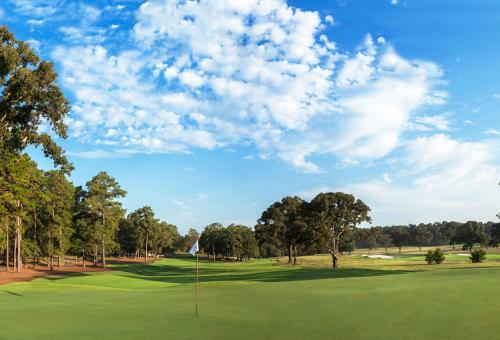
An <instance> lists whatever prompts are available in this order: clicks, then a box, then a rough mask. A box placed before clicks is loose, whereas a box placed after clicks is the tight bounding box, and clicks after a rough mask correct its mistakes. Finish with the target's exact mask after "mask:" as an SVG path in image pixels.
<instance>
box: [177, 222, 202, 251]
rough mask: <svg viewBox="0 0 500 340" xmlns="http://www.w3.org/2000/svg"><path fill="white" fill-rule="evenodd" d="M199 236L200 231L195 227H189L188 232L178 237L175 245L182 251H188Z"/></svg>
mask: <svg viewBox="0 0 500 340" xmlns="http://www.w3.org/2000/svg"><path fill="white" fill-rule="evenodd" d="M199 238H200V234H199V233H198V231H196V229H194V228H189V230H188V233H187V234H186V235H184V236H182V237H180V238H179V239H178V241H177V243H176V245H175V247H176V248H177V249H178V250H180V251H188V250H189V249H191V247H192V246H193V244H194V242H195V241H196V240H197V239H199Z"/></svg>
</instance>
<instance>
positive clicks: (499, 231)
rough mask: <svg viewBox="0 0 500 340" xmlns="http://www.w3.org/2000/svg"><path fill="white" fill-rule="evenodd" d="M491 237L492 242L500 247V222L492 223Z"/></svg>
mask: <svg viewBox="0 0 500 340" xmlns="http://www.w3.org/2000/svg"><path fill="white" fill-rule="evenodd" d="M490 237H491V241H490V243H491V244H492V245H493V246H494V247H498V244H499V243H500V223H494V224H492V225H491V230H490Z"/></svg>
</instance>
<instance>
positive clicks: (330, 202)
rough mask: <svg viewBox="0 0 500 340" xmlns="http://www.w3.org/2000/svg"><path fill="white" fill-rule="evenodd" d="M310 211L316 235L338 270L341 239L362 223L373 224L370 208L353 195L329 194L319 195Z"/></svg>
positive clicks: (312, 202)
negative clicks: (369, 214)
mask: <svg viewBox="0 0 500 340" xmlns="http://www.w3.org/2000/svg"><path fill="white" fill-rule="evenodd" d="M309 211H310V214H311V220H312V221H313V225H314V228H315V229H316V234H317V235H318V236H319V237H320V239H321V240H322V242H324V243H325V246H326V247H327V248H328V250H329V251H330V254H331V255H332V261H333V268H337V267H338V253H339V244H340V239H341V237H342V236H343V235H344V234H345V233H347V232H348V231H349V230H352V229H354V228H356V226H357V225H358V224H360V223H362V222H369V223H371V217H370V216H368V213H369V212H370V208H369V207H368V206H367V205H366V204H365V203H364V202H363V201H362V200H360V199H356V198H355V197H354V196H353V195H351V194H345V193H343V192H328V193H320V194H318V195H317V196H316V197H315V198H314V199H313V200H312V201H311V203H310V208H309Z"/></svg>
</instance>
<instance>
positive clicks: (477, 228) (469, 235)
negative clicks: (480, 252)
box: [457, 221, 487, 253]
mask: <svg viewBox="0 0 500 340" xmlns="http://www.w3.org/2000/svg"><path fill="white" fill-rule="evenodd" d="M486 236H487V235H486V233H485V231H484V225H483V224H482V223H480V222H476V221H468V222H466V223H464V224H462V225H461V226H460V227H459V228H458V230H457V239H458V241H459V242H462V243H463V244H464V247H467V248H468V249H469V253H472V247H474V244H476V243H480V244H484V243H485V242H486Z"/></svg>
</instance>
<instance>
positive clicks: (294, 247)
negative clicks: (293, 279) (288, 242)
mask: <svg viewBox="0 0 500 340" xmlns="http://www.w3.org/2000/svg"><path fill="white" fill-rule="evenodd" d="M293 264H294V265H295V264H297V247H296V246H293Z"/></svg>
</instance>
